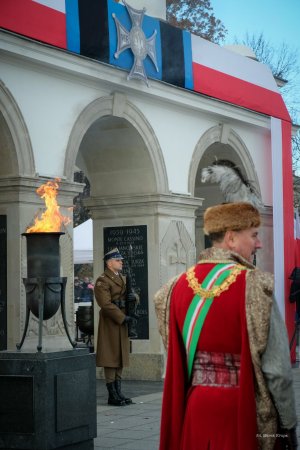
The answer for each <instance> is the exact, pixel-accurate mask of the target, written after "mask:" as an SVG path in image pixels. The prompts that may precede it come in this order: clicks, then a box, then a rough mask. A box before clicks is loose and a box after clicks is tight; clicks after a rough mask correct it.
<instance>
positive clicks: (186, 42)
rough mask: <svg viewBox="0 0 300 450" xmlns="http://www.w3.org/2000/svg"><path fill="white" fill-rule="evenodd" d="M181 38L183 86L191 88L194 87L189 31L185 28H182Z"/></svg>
mask: <svg viewBox="0 0 300 450" xmlns="http://www.w3.org/2000/svg"><path fill="white" fill-rule="evenodd" d="M182 40H183V53H184V70H185V88H186V89H191V90H193V89H194V77H193V59H192V39H191V33H189V32H188V31H186V30H183V32H182Z"/></svg>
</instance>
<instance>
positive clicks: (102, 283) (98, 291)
mask: <svg viewBox="0 0 300 450" xmlns="http://www.w3.org/2000/svg"><path fill="white" fill-rule="evenodd" d="M94 292H95V298H96V301H97V303H98V305H99V306H100V308H101V309H100V313H99V328H98V342H97V355H96V364H97V366H98V367H124V366H128V365H129V348H130V344H129V338H128V329H127V325H126V324H123V321H124V319H125V308H123V307H122V308H120V307H118V306H117V305H116V304H114V303H113V302H115V301H117V302H118V301H119V300H123V304H124V300H125V296H126V278H125V277H124V276H122V275H116V274H115V273H114V272H112V271H111V270H109V269H105V271H104V273H103V274H102V275H100V277H98V278H97V280H96V283H95V288H94Z"/></svg>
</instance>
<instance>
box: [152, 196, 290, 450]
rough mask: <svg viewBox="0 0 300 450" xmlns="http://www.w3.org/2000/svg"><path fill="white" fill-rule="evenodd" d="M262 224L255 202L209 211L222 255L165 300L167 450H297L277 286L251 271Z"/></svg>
mask: <svg viewBox="0 0 300 450" xmlns="http://www.w3.org/2000/svg"><path fill="white" fill-rule="evenodd" d="M259 225H260V214H259V211H258V210H257V209H256V208H255V207H254V206H252V205H251V204H249V203H245V202H240V203H227V204H222V205H217V206H214V207H211V208H208V209H207V210H206V212H205V215H204V231H205V233H206V234H207V235H208V236H209V238H210V240H211V241H212V245H213V246H212V248H209V249H207V250H204V251H203V252H202V253H201V255H200V259H199V261H198V263H197V264H196V265H195V266H194V267H192V268H191V269H189V270H188V271H187V272H186V273H184V274H182V275H181V276H180V277H179V278H177V279H176V280H174V279H173V280H171V281H170V282H169V283H168V284H167V285H165V286H163V288H161V290H160V291H159V292H158V293H157V294H156V296H155V307H156V312H157V316H158V323H159V329H160V332H161V333H162V337H163V340H164V343H165V345H166V346H167V352H168V359H167V370H166V378H165V384H164V394H163V406H162V419H161V436H160V450H272V449H277V448H278V449H296V448H297V437H296V431H295V430H296V424H297V417H296V412H295V401H294V392H293V386H292V372H291V365H290V358H289V347H288V340H287V334H286V329H285V325H284V323H283V320H282V318H281V316H280V313H279V310H278V307H277V303H276V301H275V300H274V298H273V291H274V280H273V276H272V275H271V274H269V273H266V272H262V271H260V270H258V269H257V268H256V267H255V266H254V265H253V264H252V262H251V261H252V260H253V256H254V255H255V253H256V251H257V250H258V249H260V248H261V242H260V239H259V237H258V227H259ZM168 325H169V327H168Z"/></svg>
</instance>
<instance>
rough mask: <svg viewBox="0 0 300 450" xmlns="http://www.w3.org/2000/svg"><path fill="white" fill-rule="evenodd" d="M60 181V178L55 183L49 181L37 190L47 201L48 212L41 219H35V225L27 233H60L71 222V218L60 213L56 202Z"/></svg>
mask: <svg viewBox="0 0 300 450" xmlns="http://www.w3.org/2000/svg"><path fill="white" fill-rule="evenodd" d="M59 181H60V179H59V178H56V179H55V180H54V181H47V183H45V184H42V185H41V186H40V187H39V188H38V189H37V190H36V192H37V194H38V195H39V196H40V197H41V198H43V199H44V201H45V205H46V211H45V212H43V213H42V215H41V217H40V218H39V217H36V218H35V220H34V225H33V226H32V227H29V228H27V230H26V233H39V232H46V233H51V232H58V231H60V230H61V226H62V225H67V224H68V223H70V222H71V219H70V218H69V217H67V216H63V215H62V214H61V213H60V212H59V208H60V207H59V206H58V204H57V200H56V197H57V191H58V188H59Z"/></svg>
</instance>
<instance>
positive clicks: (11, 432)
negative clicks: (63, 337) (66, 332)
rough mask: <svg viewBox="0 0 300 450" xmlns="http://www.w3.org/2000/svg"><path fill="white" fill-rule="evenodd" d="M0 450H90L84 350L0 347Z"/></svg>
mask: <svg viewBox="0 0 300 450" xmlns="http://www.w3.org/2000/svg"><path fill="white" fill-rule="evenodd" d="M0 399H1V401H0V449H7V450H8V449H16V450H19V449H20V450H21V449H22V450H23V449H24V450H50V449H60V450H65V449H68V450H92V449H93V448H94V444H93V438H94V437H95V436H96V434H97V428H96V376H95V356H94V355H93V354H90V353H89V350H88V349H74V350H65V351H59V352H58V351H53V352H47V353H42V352H30V353H29V352H28V353H27V352H26V353H25V352H9V351H5V352H0Z"/></svg>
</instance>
